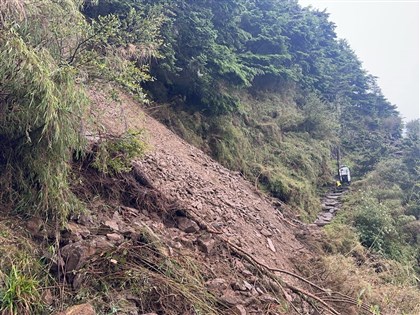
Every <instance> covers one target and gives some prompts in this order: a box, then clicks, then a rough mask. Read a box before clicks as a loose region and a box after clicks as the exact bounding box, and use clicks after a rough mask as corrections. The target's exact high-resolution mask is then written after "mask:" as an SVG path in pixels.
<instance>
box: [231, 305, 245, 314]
mask: <svg viewBox="0 0 420 315" xmlns="http://www.w3.org/2000/svg"><path fill="white" fill-rule="evenodd" d="M230 311H231V314H235V315H247V314H248V312H247V311H246V309H245V307H244V306H243V305H240V304H238V305H235V306H234V307H232V308H231V309H230Z"/></svg>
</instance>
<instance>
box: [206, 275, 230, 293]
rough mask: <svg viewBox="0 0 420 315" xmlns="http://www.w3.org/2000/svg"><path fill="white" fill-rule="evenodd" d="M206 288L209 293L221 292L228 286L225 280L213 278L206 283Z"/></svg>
mask: <svg viewBox="0 0 420 315" xmlns="http://www.w3.org/2000/svg"><path fill="white" fill-rule="evenodd" d="M206 286H207V288H208V289H209V290H210V291H220V292H223V291H225V290H226V289H227V287H228V285H227V282H226V280H225V279H222V278H215V279H212V280H209V281H207V282H206Z"/></svg>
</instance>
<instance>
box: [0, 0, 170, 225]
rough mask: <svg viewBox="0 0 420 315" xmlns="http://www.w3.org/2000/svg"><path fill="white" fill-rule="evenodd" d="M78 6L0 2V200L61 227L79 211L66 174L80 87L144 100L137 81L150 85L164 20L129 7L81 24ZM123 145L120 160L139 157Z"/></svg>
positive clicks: (72, 0)
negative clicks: (105, 84)
mask: <svg viewBox="0 0 420 315" xmlns="http://www.w3.org/2000/svg"><path fill="white" fill-rule="evenodd" d="M83 3H84V2H83V1H79V0H64V1H52V0H41V1H35V2H31V1H23V2H20V1H17V2H9V3H8V4H7V5H6V4H4V5H3V3H1V5H2V8H4V11H3V10H2V11H1V19H0V21H1V23H2V28H1V30H0V59H1V60H0V76H1V78H0V86H1V91H0V92H1V93H0V108H1V109H0V175H1V180H0V187H1V193H0V201H1V202H2V203H7V204H10V205H11V206H14V207H15V208H16V209H18V210H19V211H21V212H23V213H34V212H37V213H42V214H43V215H44V216H46V217H48V218H53V219H57V220H58V221H61V222H63V221H65V219H66V217H67V215H68V214H69V213H70V212H72V211H76V210H77V209H78V208H80V204H79V203H78V201H77V200H76V198H75V197H74V196H73V194H72V193H71V192H70V189H69V183H68V175H69V171H70V160H71V157H72V154H73V152H82V151H83V141H82V137H81V134H80V131H82V125H81V123H80V122H81V120H82V119H83V116H84V113H83V110H84V108H85V105H86V104H87V97H86V96H85V94H84V92H83V86H82V83H85V82H87V80H88V79H95V78H100V79H101V80H106V81H112V82H114V83H117V84H120V85H122V86H123V87H125V88H126V89H128V90H129V91H130V92H133V93H135V94H137V96H138V97H139V98H140V99H142V100H144V99H145V94H144V93H143V89H142V88H141V86H140V83H142V82H144V81H148V80H151V79H152V77H151V76H150V75H149V68H148V63H149V62H150V61H151V59H152V58H158V57H159V52H158V49H159V47H160V46H161V45H162V39H161V37H160V31H159V30H160V27H161V25H162V23H164V20H165V19H164V17H163V15H162V14H161V12H160V11H159V10H148V11H147V12H145V11H144V10H142V7H136V8H130V9H129V10H128V11H127V12H126V14H124V15H118V14H111V13H112V12H109V14H107V15H104V16H96V19H95V20H92V21H90V23H88V22H87V21H86V19H85V17H84V16H83V15H82V14H81V13H80V11H79V10H80V9H81V8H82V4H83ZM96 4H97V3H96ZM89 5H91V6H94V5H95V2H92V1H91V2H89V4H88V3H87V2H86V4H85V6H89ZM5 12H7V13H8V14H7V15H6V14H4V13H5ZM124 141H126V142H125V143H124V148H126V149H128V151H129V152H128V153H124V154H125V156H124V157H125V158H129V156H131V155H132V154H134V153H137V151H139V150H140V151H141V149H140V147H141V145H138V144H134V142H133V143H130V141H131V140H129V139H125V140H124ZM130 145H138V148H135V147H132V146H130ZM111 147H112V148H110V149H113V150H115V152H117V151H118V150H121V148H119V147H118V146H117V145H116V144H113V145H112V146H111ZM124 148H122V149H124ZM105 151H106V150H105ZM102 158H104V155H102ZM102 162H103V161H102ZM124 163H125V162H124V159H123V158H121V159H119V158H117V159H116V160H114V161H111V162H109V161H107V162H106V163H105V165H110V168H111V169H113V171H115V170H122V169H126V168H127V166H126V165H125V164H124Z"/></svg>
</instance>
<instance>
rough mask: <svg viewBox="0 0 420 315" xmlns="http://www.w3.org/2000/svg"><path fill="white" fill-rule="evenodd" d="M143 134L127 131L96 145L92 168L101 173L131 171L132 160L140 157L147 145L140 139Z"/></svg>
mask: <svg viewBox="0 0 420 315" xmlns="http://www.w3.org/2000/svg"><path fill="white" fill-rule="evenodd" d="M142 133H143V132H142V131H139V132H134V131H128V132H126V133H124V134H123V135H121V136H120V137H115V138H108V139H105V140H103V141H102V142H100V143H99V144H98V145H97V148H96V152H95V157H94V161H93V163H92V166H93V167H95V168H96V169H98V170H99V171H101V172H103V173H110V174H118V173H127V172H129V171H130V170H131V168H132V165H131V162H132V160H133V159H135V158H137V157H140V156H142V155H143V154H144V153H145V151H146V149H147V145H146V143H145V142H144V141H142V140H141V139H140V136H141V134H142Z"/></svg>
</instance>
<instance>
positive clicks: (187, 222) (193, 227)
mask: <svg viewBox="0 0 420 315" xmlns="http://www.w3.org/2000/svg"><path fill="white" fill-rule="evenodd" d="M176 220H177V223H178V228H179V229H180V230H182V231H184V232H185V233H195V232H198V231H199V230H200V227H199V226H198V224H197V223H196V222H195V221H193V220H191V219H188V218H187V217H178V218H177V219H176Z"/></svg>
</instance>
